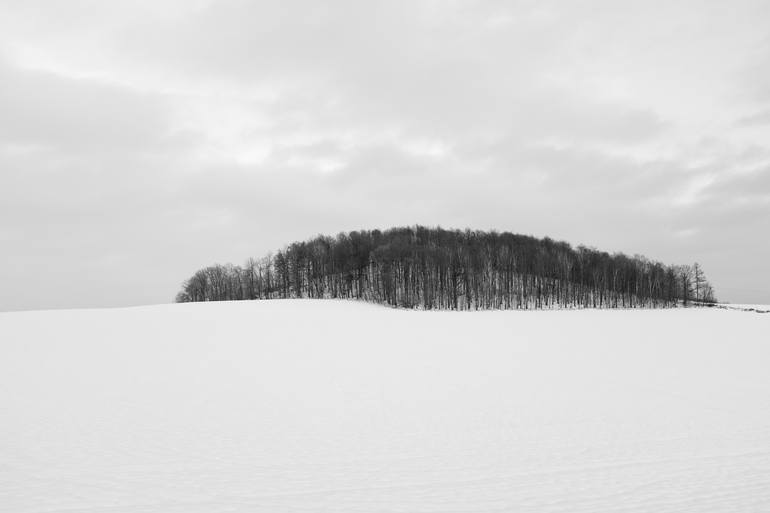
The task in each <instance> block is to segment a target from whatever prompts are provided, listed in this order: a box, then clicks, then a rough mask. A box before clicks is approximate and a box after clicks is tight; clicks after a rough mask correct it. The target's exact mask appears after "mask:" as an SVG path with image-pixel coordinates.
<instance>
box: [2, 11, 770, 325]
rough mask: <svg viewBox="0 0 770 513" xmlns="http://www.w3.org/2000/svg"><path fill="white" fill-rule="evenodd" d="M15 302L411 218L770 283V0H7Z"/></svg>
mask: <svg viewBox="0 0 770 513" xmlns="http://www.w3.org/2000/svg"><path fill="white" fill-rule="evenodd" d="M0 195H1V196H0V197H1V198H2V200H0V310H18V309H37V308H64V307H86V306H122V305H134V304H145V303H161V302H169V301H171V300H172V299H173V297H174V295H175V293H176V292H177V290H178V288H179V285H180V283H181V282H182V281H183V280H184V279H185V278H187V277H188V276H190V275H191V274H192V273H193V272H194V271H195V270H196V269H198V268H200V267H202V266H204V265H208V264H211V263H214V262H221V263H224V262H233V263H242V262H243V261H244V260H245V259H246V258H247V257H249V256H262V255H263V254H266V253H267V252H269V251H272V250H275V249H277V248H280V247H282V246H283V245H284V244H286V243H289V242H292V241H294V240H297V239H306V238H308V237H311V236H314V235H316V234H318V233H327V234H334V233H337V232H339V231H343V230H352V229H358V228H387V227H390V226H394V225H411V224H425V225H441V226H443V227H453V228H454V227H456V228H466V227H470V228H477V229H498V230H508V231H513V232H517V233H525V234H533V235H537V236H545V235H548V236H551V237H553V238H556V239H561V240H566V241H568V242H570V243H572V244H573V245H577V244H586V245H590V246H595V247H598V248H600V249H603V250H607V251H610V252H614V251H623V252H626V253H629V254H634V253H641V254H644V255H646V256H648V257H650V258H652V259H655V260H660V261H663V262H665V263H692V262H694V261H698V262H700V263H701V264H702V265H703V267H704V269H705V271H706V274H707V276H708V278H709V279H710V280H711V281H712V283H713V284H714V287H715V289H716V292H717V295H718V297H719V299H721V300H726V301H732V302H743V303H770V272H768V270H767V269H768V267H767V266H768V262H770V237H769V236H768V232H770V2H766V1H763V0H759V1H748V0H736V1H733V2H724V1H702V0H700V1H667V2H631V1H610V0H606V1H599V0H594V1H562V2H556V1H548V0H545V1H459V0H457V1H455V0H451V1H442V2H439V1H435V0H431V1H422V0H417V1H416V0H410V1H406V2H401V1H383V2H367V1H354V0H350V1H332V2H313V1H309V0H308V1H294V0H289V1H286V0H280V1H260V2H247V1H207V0H198V1H190V0H179V1H159V0H152V1H150V0H141V1H133V2H105V1H97V0H74V1H64V2H62V1H50V2H43V1H36V0H31V1H30V0H24V1H21V0H4V1H3V2H2V4H0Z"/></svg>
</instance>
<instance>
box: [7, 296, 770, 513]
mask: <svg viewBox="0 0 770 513" xmlns="http://www.w3.org/2000/svg"><path fill="white" fill-rule="evenodd" d="M0 511H2V512H9V513H11V512H12V513H31V512H35V513H54V512H57V513H65V512H66V513H128V512H131V513H195V512H205V513H224V512H227V513H234V512H271V513H274V512H343V513H344V512H362V513H363V512H367V513H369V512H371V513H375V512H415V513H420V512H452V513H458V512H529V511H533V512H586V513H587V512H591V513H601V512H657V513H664V512H706V511H708V512H728V511H729V512H760V511H770V315H765V314H757V313H751V312H742V311H731V310H722V309H706V308H703V309H673V310H636V311H632V310H626V311H607V310H604V311H599V310H582V311H529V312H524V311H507V312H506V311H497V312H471V313H469V312H421V311H403V310H394V309H389V308H386V307H381V306H376V305H371V304H364V303H356V302H343V301H312V300H284V301H278V300H275V301H262V302H233V303H195V304H184V305H163V306H149V307H138V308H125V309H106V310H74V311H46V312H20V313H5V314H0Z"/></svg>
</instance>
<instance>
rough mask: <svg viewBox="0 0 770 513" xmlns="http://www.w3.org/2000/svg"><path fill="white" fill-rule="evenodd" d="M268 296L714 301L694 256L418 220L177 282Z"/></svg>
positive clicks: (542, 302)
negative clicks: (661, 258)
mask: <svg viewBox="0 0 770 513" xmlns="http://www.w3.org/2000/svg"><path fill="white" fill-rule="evenodd" d="M275 298H345V299H360V300H365V301H372V302H376V303H383V304H386V305H392V306H395V307H403V308H422V309H449V310H471V309H473V310H477V309H537V308H641V307H648V308H649V307H651V308H662V307H673V306H678V305H682V304H684V305H688V304H704V303H706V304H708V303H714V302H715V297H714V290H713V288H712V287H711V285H710V284H709V282H708V281H707V280H706V277H705V274H704V273H703V270H702V269H701V267H700V265H698V264H697V263H696V264H694V265H676V266H672V265H664V264H662V263H660V262H655V261H651V260H649V259H647V258H645V257H643V256H639V255H635V256H633V257H631V256H627V255H624V254H622V253H615V254H609V253H606V252H603V251H599V250H597V249H594V248H588V247H585V246H578V247H576V248H573V247H572V246H570V244H568V243H566V242H559V241H554V240H552V239H550V238H547V237H546V238H543V239H539V238H536V237H532V236H527V235H517V234H513V233H509V232H502V233H498V232H494V231H492V232H486V231H478V230H476V231H474V230H464V231H462V230H445V229H442V228H427V227H423V226H415V227H407V228H393V229H389V230H384V231H380V230H361V231H353V232H350V233H340V234H339V235H337V236H336V237H329V236H321V235H319V236H318V237H315V238H314V239H311V240H308V241H305V242H295V243H293V244H291V245H290V246H288V247H286V248H284V249H282V250H280V251H278V252H276V253H275V254H274V255H268V256H266V257H264V258H262V259H259V260H256V259H253V258H250V259H249V260H248V261H247V262H246V264H245V265H244V266H235V265H232V264H227V265H213V266H209V267H206V268H203V269H201V270H199V271H197V272H196V273H195V274H194V275H193V276H192V277H191V278H190V279H188V280H187V281H185V282H184V284H183V286H182V290H181V291H180V292H179V293H178V294H177V297H176V300H177V302H188V301H226V300H241V299H275Z"/></svg>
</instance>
